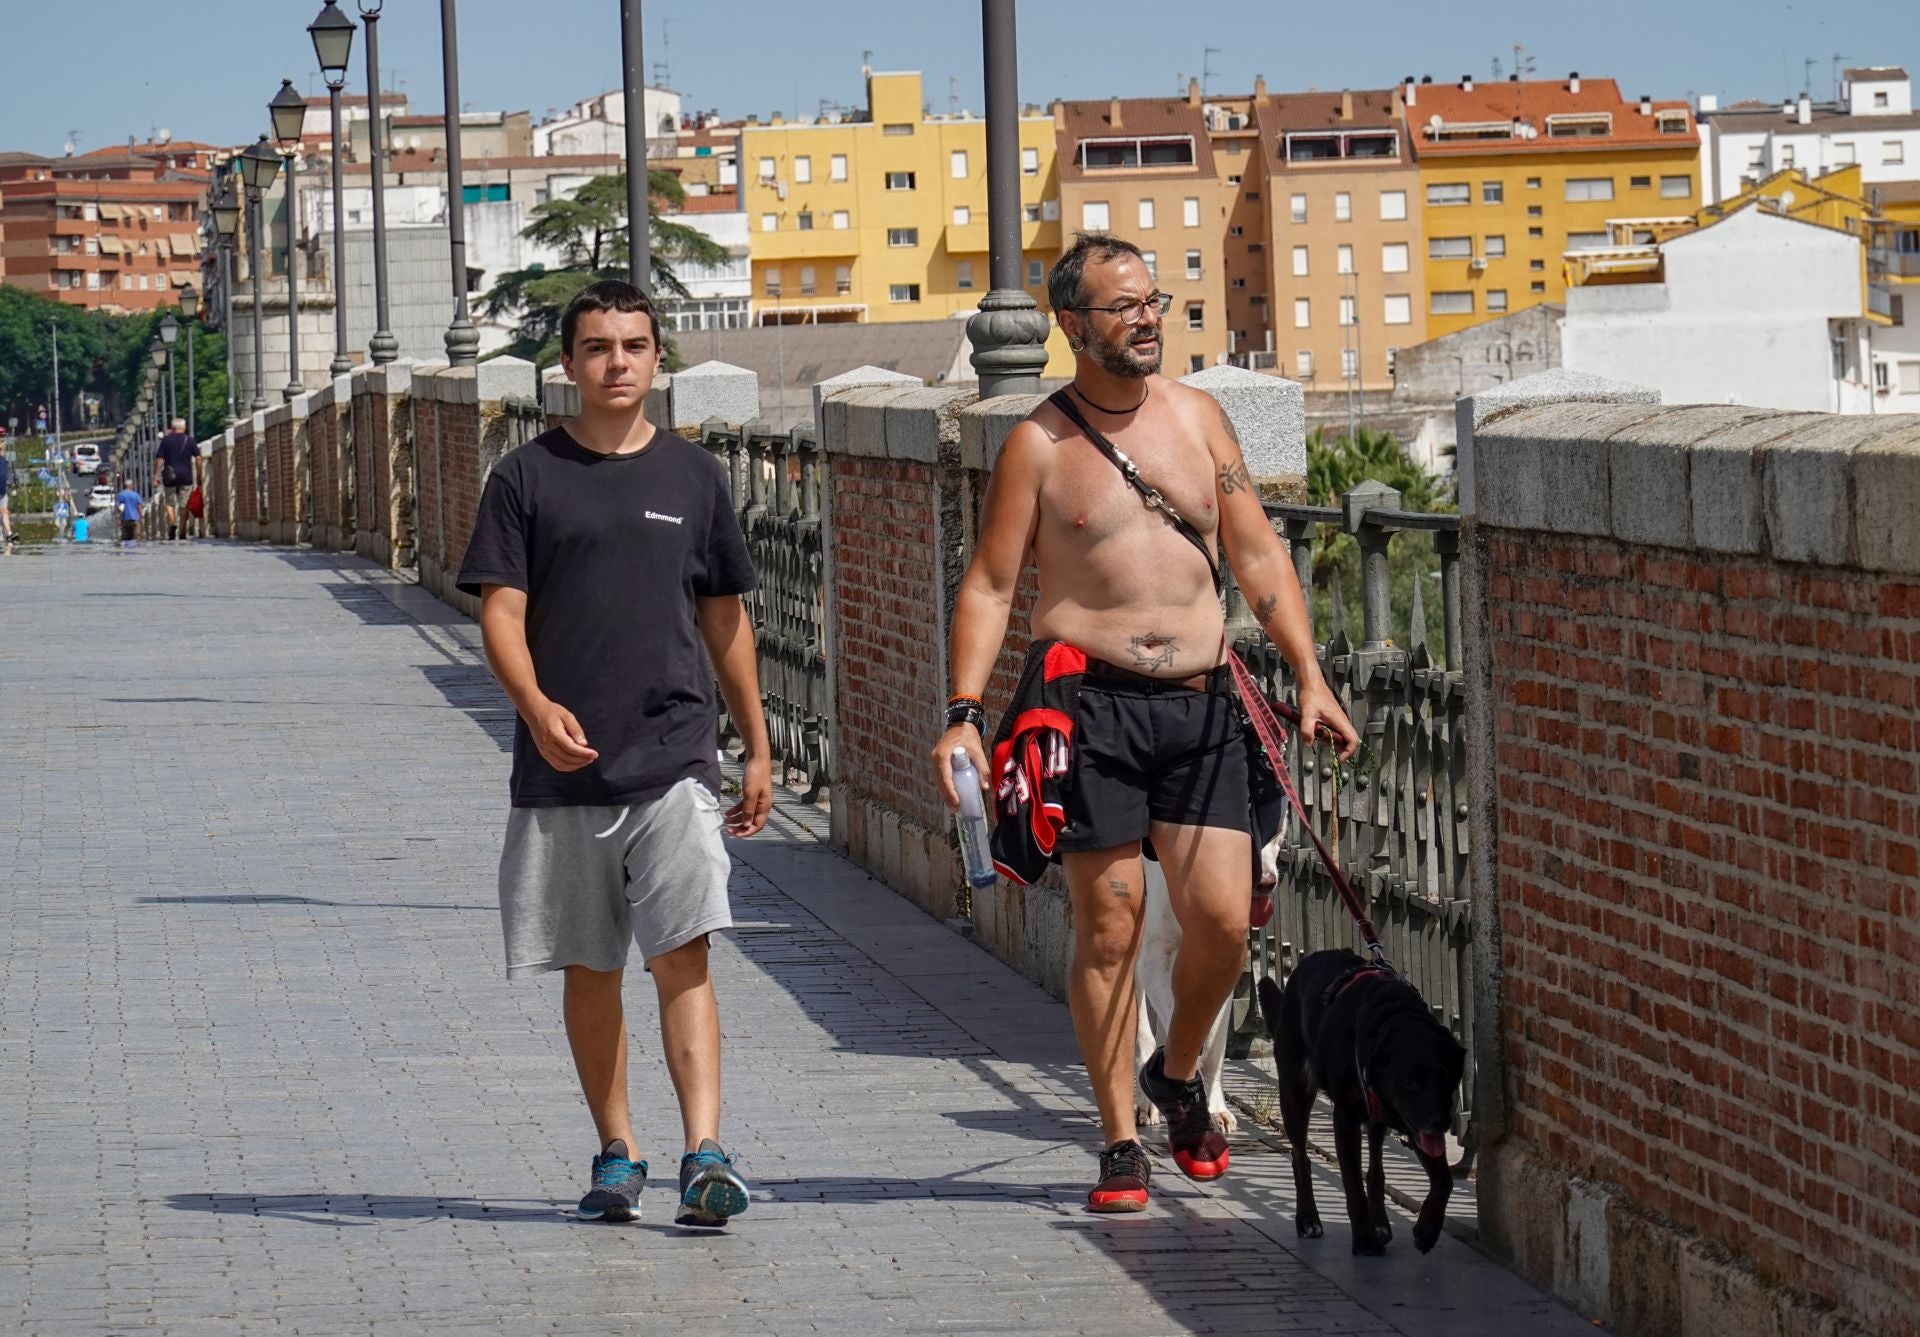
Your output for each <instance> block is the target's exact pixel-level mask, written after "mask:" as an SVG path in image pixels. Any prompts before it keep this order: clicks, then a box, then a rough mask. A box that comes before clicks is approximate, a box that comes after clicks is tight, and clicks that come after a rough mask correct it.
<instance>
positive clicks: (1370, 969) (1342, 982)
mask: <svg viewBox="0 0 1920 1337" xmlns="http://www.w3.org/2000/svg"><path fill="white" fill-rule="evenodd" d="M1368 975H1385V976H1386V977H1387V978H1388V979H1399V978H1400V977H1399V975H1397V974H1396V973H1395V972H1394V970H1393V968H1392V967H1391V966H1383V965H1379V964H1377V963H1373V962H1367V961H1362V962H1361V963H1360V964H1359V965H1357V966H1354V967H1352V968H1350V969H1349V970H1347V971H1346V972H1345V973H1344V974H1341V975H1338V976H1336V977H1335V978H1334V981H1333V983H1331V984H1329V985H1328V986H1327V989H1326V992H1325V993H1323V994H1321V995H1320V1002H1321V1005H1322V1006H1325V1005H1326V1004H1328V1003H1331V1002H1332V1001H1333V1000H1334V999H1336V998H1338V997H1339V996H1340V995H1341V994H1343V993H1345V992H1346V991H1347V988H1348V986H1349V985H1352V984H1354V983H1356V982H1357V981H1359V980H1361V979H1364V978H1365V977H1366V976H1368Z"/></svg>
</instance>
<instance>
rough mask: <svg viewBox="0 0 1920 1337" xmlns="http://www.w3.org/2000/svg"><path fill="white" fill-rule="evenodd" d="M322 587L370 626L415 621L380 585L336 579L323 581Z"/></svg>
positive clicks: (323, 590) (338, 602)
mask: <svg viewBox="0 0 1920 1337" xmlns="http://www.w3.org/2000/svg"><path fill="white" fill-rule="evenodd" d="M320 589H321V591H322V592H323V593H325V594H327V595H330V596H331V597H332V599H333V601H334V602H335V603H337V604H339V605H340V606H341V607H342V608H344V609H346V610H347V611H348V612H349V613H352V614H353V615H354V616H355V617H357V618H359V619H360V620H361V621H362V622H364V623H365V624H366V625H367V626H369V627H404V626H410V625H412V623H413V619H412V618H411V617H409V616H407V614H406V613H405V612H403V611H402V610H401V609H400V608H399V607H397V606H396V605H395V604H394V602H393V600H391V599H389V598H388V597H387V596H386V594H385V593H383V592H382V591H381V590H380V588H379V587H378V586H375V585H358V584H354V583H353V582H351V581H340V580H336V581H324V582H322V583H321V585H320Z"/></svg>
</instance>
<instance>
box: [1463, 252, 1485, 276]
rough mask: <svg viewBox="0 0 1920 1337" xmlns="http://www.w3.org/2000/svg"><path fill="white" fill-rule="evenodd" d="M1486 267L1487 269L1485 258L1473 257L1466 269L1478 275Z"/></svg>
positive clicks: (1482, 256) (1481, 256)
mask: <svg viewBox="0 0 1920 1337" xmlns="http://www.w3.org/2000/svg"><path fill="white" fill-rule="evenodd" d="M1486 267H1487V258H1486V257H1485V256H1484V255H1476V256H1474V257H1473V263H1471V264H1469V265H1468V266H1467V268H1468V269H1471V270H1472V271H1473V272H1474V273H1476V274H1478V273H1479V272H1480V271H1481V270H1483V269H1485V268H1486Z"/></svg>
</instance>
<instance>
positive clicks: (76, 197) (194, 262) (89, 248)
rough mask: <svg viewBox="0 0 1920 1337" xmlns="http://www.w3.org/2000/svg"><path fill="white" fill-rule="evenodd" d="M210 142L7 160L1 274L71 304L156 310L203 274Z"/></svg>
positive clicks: (1, 180)
mask: <svg viewBox="0 0 1920 1337" xmlns="http://www.w3.org/2000/svg"><path fill="white" fill-rule="evenodd" d="M214 152H215V150H213V149H212V148H211V147H210V146H206V145H186V144H182V145H171V144H169V145H149V146H140V145H135V146H133V147H132V148H131V149H130V150H129V149H115V150H100V151H97V152H94V153H90V154H86V155H84V156H81V157H73V158H42V157H39V156H38V155H34V154H21V153H15V154H6V155H0V237H4V241H0V248H3V249H4V260H3V261H0V272H4V274H5V279H6V282H7V283H9V284H11V285H12V286H14V287H17V288H24V289H27V290H28V291H31V292H37V293H42V294H44V295H46V296H48V297H51V298H53V299H54V300H56V301H61V302H67V303H69V304H71V305H74V306H81V307H87V308H89V309H99V310H108V311H150V310H153V309H155V308H157V307H161V306H171V305H173V303H174V300H175V299H174V296H173V294H174V293H175V292H176V291H177V290H178V289H180V288H183V287H185V286H186V285H187V284H189V283H191V282H194V281H195V279H196V278H197V275H198V272H199V268H200V213H201V206H202V204H203V202H204V199H205V197H206V192H207V187H208V182H209V177H208V176H207V175H204V174H202V172H201V171H198V170H194V167H192V166H189V167H176V166H175V165H174V162H175V160H176V159H178V160H179V161H180V162H182V163H187V164H193V165H194V166H198V165H199V164H202V163H210V162H211V160H212V155H213V153H214Z"/></svg>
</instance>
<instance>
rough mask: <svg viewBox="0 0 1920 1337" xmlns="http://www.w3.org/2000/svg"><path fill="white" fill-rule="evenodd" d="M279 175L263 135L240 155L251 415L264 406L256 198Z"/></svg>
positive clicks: (260, 215) (263, 302)
mask: <svg viewBox="0 0 1920 1337" xmlns="http://www.w3.org/2000/svg"><path fill="white" fill-rule="evenodd" d="M279 171H280V155H279V154H277V153H275V152H274V151H273V150H272V149H271V148H270V147H268V145H267V137H266V136H265V135H262V136H260V138H259V139H257V140H255V141H254V142H253V144H252V145H251V146H250V147H249V148H248V149H247V151H246V152H245V153H243V154H241V155H240V173H241V179H242V180H243V181H244V182H245V183H246V187H247V206H248V211H247V267H248V268H249V269H250V270H251V271H252V274H253V398H252V399H251V400H250V401H249V402H248V404H247V407H248V408H249V409H251V410H252V411H253V412H255V413H258V412H260V411H261V410H263V409H264V408H266V406H267V395H266V381H267V367H266V356H267V355H266V350H265V349H264V348H263V347H262V344H261V337H260V327H261V326H262V325H264V324H265V323H266V317H267V309H266V300H265V293H264V292H263V291H262V290H261V281H262V275H261V272H260V224H261V222H262V219H263V217H264V215H265V212H266V211H265V210H264V209H263V208H262V207H261V199H260V197H261V195H262V194H263V193H264V192H265V191H266V189H267V187H269V186H271V185H272V184H273V178H274V177H275V176H277V175H278V174H279Z"/></svg>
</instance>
